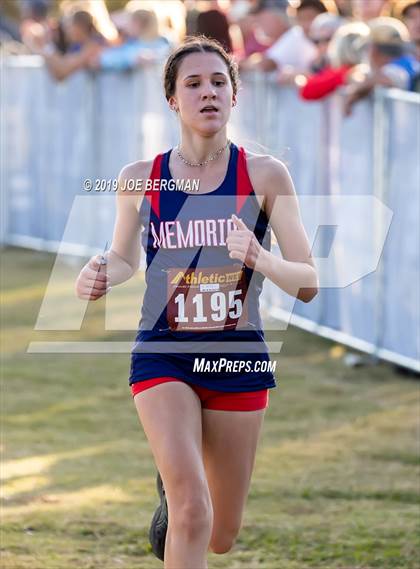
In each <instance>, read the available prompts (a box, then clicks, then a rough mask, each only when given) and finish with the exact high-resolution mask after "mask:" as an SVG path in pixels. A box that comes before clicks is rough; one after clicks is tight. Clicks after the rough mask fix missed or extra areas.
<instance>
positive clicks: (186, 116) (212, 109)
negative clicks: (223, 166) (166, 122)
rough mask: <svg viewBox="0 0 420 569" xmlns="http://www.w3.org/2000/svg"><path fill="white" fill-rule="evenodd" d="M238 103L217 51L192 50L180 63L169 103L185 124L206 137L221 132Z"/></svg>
mask: <svg viewBox="0 0 420 569" xmlns="http://www.w3.org/2000/svg"><path fill="white" fill-rule="evenodd" d="M234 102H235V96H234V95H233V89H232V83H231V80H230V77H229V71H228V68H227V66H226V63H225V62H224V61H223V59H222V58H221V57H220V56H219V55H217V54H216V53H190V54H189V55H187V56H186V57H185V58H184V59H183V60H182V61H181V63H180V66H179V68H178V75H177V79H176V83H175V94H174V95H173V96H172V97H170V99H169V104H170V105H171V107H172V108H175V109H178V114H179V117H180V119H181V121H182V122H183V124H184V125H185V126H188V127H190V128H191V129H192V130H196V131H198V132H200V133H201V134H203V135H204V136H211V135H213V134H215V133H217V132H218V131H220V130H221V129H222V128H223V127H224V126H225V125H226V123H227V121H228V120H229V116H230V111H231V108H232V105H233V104H234Z"/></svg>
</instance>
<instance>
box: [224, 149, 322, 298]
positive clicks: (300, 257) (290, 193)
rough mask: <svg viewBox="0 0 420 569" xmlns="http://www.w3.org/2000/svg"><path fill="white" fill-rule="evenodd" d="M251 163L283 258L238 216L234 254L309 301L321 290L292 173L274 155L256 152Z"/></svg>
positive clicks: (230, 245) (254, 181) (229, 240)
mask: <svg viewBox="0 0 420 569" xmlns="http://www.w3.org/2000/svg"><path fill="white" fill-rule="evenodd" d="M247 162H248V169H249V175H250V178H251V182H252V185H253V187H254V189H255V193H256V194H257V195H261V196H262V197H263V200H264V203H263V207H264V210H265V212H266V214H267V217H268V219H269V223H270V225H271V227H272V229H273V231H274V234H275V236H276V238H277V242H278V244H279V247H280V250H281V253H282V257H283V258H280V257H278V256H276V255H274V254H273V253H271V252H270V251H267V250H266V249H264V248H263V247H262V246H261V245H260V244H259V242H258V240H257V238H256V237H255V235H254V233H253V232H252V231H250V230H249V229H248V228H247V227H246V225H245V224H244V223H243V222H242V220H239V219H237V218H236V220H235V218H234V222H235V225H236V229H237V230H236V231H233V232H231V233H230V234H229V236H228V238H227V245H228V249H229V251H230V257H231V258H234V259H235V258H236V259H240V260H242V262H244V263H245V264H246V265H247V266H249V267H251V268H254V269H255V270H257V271H259V272H261V273H262V274H263V275H264V276H265V277H267V278H269V279H270V280H271V281H272V282H273V283H275V284H276V285H277V286H278V287H280V288H281V289H282V290H284V291H285V292H286V293H288V294H290V295H291V296H294V297H296V298H297V299H299V300H302V301H303V302H309V301H311V300H312V299H313V298H314V297H315V296H316V295H317V293H318V275H317V271H316V267H315V263H314V261H313V258H312V256H311V250H310V244H309V240H308V237H307V234H306V231H305V228H304V226H303V223H302V219H301V215H300V211H299V204H298V200H297V197H296V192H295V189H294V186H293V182H292V180H291V177H290V175H289V172H288V171H287V168H286V167H285V166H284V165H283V164H282V163H281V162H280V161H278V160H276V159H275V158H273V157H271V156H255V155H254V156H252V157H251V158H250V159H248V160H247Z"/></svg>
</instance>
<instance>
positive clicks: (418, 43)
mask: <svg viewBox="0 0 420 569" xmlns="http://www.w3.org/2000/svg"><path fill="white" fill-rule="evenodd" d="M400 15H401V18H402V19H403V21H404V24H405V25H406V26H407V29H408V33H409V35H410V42H411V51H412V53H413V55H414V57H415V58H416V59H417V61H420V0H408V1H407V0H406V2H405V4H403V5H402V9H401V11H400Z"/></svg>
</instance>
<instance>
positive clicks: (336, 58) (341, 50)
mask: <svg viewBox="0 0 420 569" xmlns="http://www.w3.org/2000/svg"><path fill="white" fill-rule="evenodd" d="M369 35H370V29H369V26H368V25H367V24H365V23H363V22H351V23H349V24H345V25H343V26H341V27H340V28H339V29H338V30H337V31H336V32H335V34H334V36H333V38H332V40H331V43H330V45H329V47H328V51H327V58H328V62H329V63H328V65H327V66H326V67H325V68H324V69H322V71H320V72H319V73H317V74H315V75H313V76H312V77H309V78H303V81H302V83H303V86H302V87H301V89H300V96H301V97H302V98H303V99H306V100H317V99H322V98H324V97H326V96H328V95H330V94H331V93H333V92H334V91H336V90H337V89H338V88H339V87H341V86H343V85H346V84H348V83H351V82H354V81H356V80H357V79H358V77H362V78H363V77H364V75H363V68H362V69H361V66H362V65H363V62H364V61H365V60H366V56H367V44H368V40H369ZM364 72H366V66H364Z"/></svg>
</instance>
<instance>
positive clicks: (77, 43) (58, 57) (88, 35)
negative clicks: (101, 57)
mask: <svg viewBox="0 0 420 569" xmlns="http://www.w3.org/2000/svg"><path fill="white" fill-rule="evenodd" d="M63 23H64V32H65V36H66V40H67V43H68V46H69V47H68V50H67V52H66V53H65V54H64V55H63V54H60V53H59V51H58V50H57V48H56V46H55V45H54V44H53V43H52V41H51V36H50V35H49V34H48V31H46V30H45V29H43V28H40V27H37V28H34V27H32V28H31V29H28V30H26V35H25V38H24V40H25V43H26V45H28V46H29V47H30V49H31V50H32V51H33V52H34V53H38V54H40V55H43V56H44V59H45V64H46V66H47V69H48V71H49V72H50V74H51V75H52V76H53V77H54V78H55V79H57V80H58V81H61V80H63V79H65V78H66V77H68V76H69V75H71V74H72V73H74V72H75V71H78V70H80V69H83V68H86V67H87V66H88V65H89V62H90V60H91V59H92V58H93V57H96V56H97V55H98V54H99V52H100V51H101V50H102V49H103V48H104V46H105V40H104V38H103V37H102V36H101V35H100V34H99V33H98V31H97V29H96V27H95V24H94V21H93V18H92V15H91V14H90V13H89V12H85V11H82V10H80V11H77V12H74V13H73V14H70V15H68V16H66V17H65V18H64V21H63Z"/></svg>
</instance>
